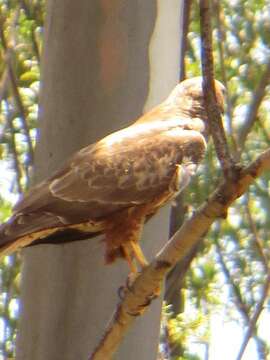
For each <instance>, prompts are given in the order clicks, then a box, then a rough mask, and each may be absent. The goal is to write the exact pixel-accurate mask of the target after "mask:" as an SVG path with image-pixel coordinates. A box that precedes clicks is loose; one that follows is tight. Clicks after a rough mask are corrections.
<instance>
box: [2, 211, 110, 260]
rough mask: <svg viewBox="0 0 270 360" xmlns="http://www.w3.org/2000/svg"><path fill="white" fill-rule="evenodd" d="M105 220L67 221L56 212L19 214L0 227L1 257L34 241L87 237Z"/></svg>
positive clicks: (99, 227) (54, 241)
mask: <svg viewBox="0 0 270 360" xmlns="http://www.w3.org/2000/svg"><path fill="white" fill-rule="evenodd" d="M104 226H105V222H103V221H97V222H91V221H89V222H85V223H80V224H63V222H61V220H60V219H59V218H58V217H56V216H55V215H53V214H48V213H43V214H40V213H39V214H34V213H32V214H26V215H25V214H15V215H14V216H13V217H11V218H10V219H9V221H8V222H6V223H4V224H3V225H1V226H0V258H2V257H3V256H5V255H8V254H10V253H12V252H14V251H16V250H17V249H19V248H22V247H25V246H28V245H30V244H32V243H37V244H45V243H55V244H57V243H63V242H69V241H74V240H80V239H86V238H88V237H90V236H88V235H91V234H93V233H99V232H101V231H102V230H103V229H104Z"/></svg>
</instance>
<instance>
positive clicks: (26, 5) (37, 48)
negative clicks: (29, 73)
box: [20, 0, 40, 64]
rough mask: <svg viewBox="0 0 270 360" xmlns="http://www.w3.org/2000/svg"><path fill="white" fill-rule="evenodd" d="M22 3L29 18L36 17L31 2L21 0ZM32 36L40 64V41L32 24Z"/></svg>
mask: <svg viewBox="0 0 270 360" xmlns="http://www.w3.org/2000/svg"><path fill="white" fill-rule="evenodd" d="M20 3H21V8H22V9H23V10H24V12H25V14H26V16H27V17H28V19H33V18H35V16H33V15H34V14H32V11H31V9H30V6H29V4H28V3H27V2H26V1H25V0H20ZM31 38H32V46H33V50H34V53H35V55H36V58H37V61H38V63H39V64H40V53H39V46H38V42H37V39H36V35H35V30H34V26H33V25H32V26H31Z"/></svg>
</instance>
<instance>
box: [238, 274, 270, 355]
mask: <svg viewBox="0 0 270 360" xmlns="http://www.w3.org/2000/svg"><path fill="white" fill-rule="evenodd" d="M269 289H270V270H268V273H267V277H266V281H265V283H264V287H263V289H262V296H261V299H260V301H259V302H258V303H257V305H256V308H255V311H254V314H253V316H252V318H251V319H250V322H249V325H248V328H247V331H246V333H245V336H244V339H243V342H242V345H241V347H240V351H239V353H238V355H237V358H236V360H241V359H242V358H243V355H244V352H245V350H246V347H247V345H248V343H249V340H250V339H251V337H252V334H253V332H254V329H255V327H256V324H257V321H258V319H259V317H260V315H261V312H262V310H263V308H264V303H265V301H266V299H267V297H268V293H269Z"/></svg>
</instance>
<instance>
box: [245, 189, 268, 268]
mask: <svg viewBox="0 0 270 360" xmlns="http://www.w3.org/2000/svg"><path fill="white" fill-rule="evenodd" d="M246 214H247V220H248V223H249V226H250V230H251V232H252V235H253V239H254V243H255V246H256V248H257V251H258V254H259V256H260V260H261V262H262V264H263V267H264V271H265V272H266V273H267V272H268V260H267V258H266V256H265V254H264V252H263V245H262V240H261V239H260V236H259V234H258V231H257V227H256V224H255V223H254V221H253V217H252V215H251V211H250V207H249V194H248V193H247V202H246Z"/></svg>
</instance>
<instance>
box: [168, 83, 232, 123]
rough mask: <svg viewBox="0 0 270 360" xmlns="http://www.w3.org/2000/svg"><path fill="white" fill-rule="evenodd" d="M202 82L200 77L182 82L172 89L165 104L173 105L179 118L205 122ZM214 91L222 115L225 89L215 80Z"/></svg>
mask: <svg viewBox="0 0 270 360" xmlns="http://www.w3.org/2000/svg"><path fill="white" fill-rule="evenodd" d="M202 81H203V79H202V77H200V76H199V77H194V78H191V79H187V80H184V81H182V82H181V83H180V84H178V85H177V86H176V87H175V88H174V90H173V91H172V93H171V94H170V96H169V97H168V99H167V100H166V102H169V103H174V106H175V107H177V108H178V109H179V110H180V115H181V116H185V117H191V118H200V119H203V120H207V114H206V110H205V105H204V97H203V85H202ZM215 90H216V97H217V102H218V106H219V109H220V111H221V112H222V113H223V112H224V97H225V93H226V89H225V87H224V85H223V84H222V83H221V82H219V81H218V80H215Z"/></svg>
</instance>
